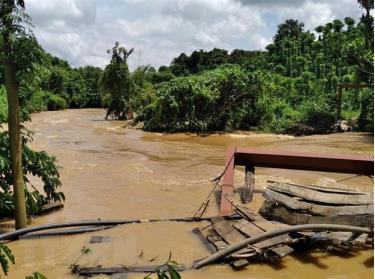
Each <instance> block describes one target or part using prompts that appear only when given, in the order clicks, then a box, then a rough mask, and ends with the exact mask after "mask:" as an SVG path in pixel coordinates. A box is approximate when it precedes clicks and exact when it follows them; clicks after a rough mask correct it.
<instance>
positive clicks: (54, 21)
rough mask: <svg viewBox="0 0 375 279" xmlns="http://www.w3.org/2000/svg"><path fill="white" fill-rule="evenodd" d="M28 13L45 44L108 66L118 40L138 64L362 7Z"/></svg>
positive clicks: (60, 1)
mask: <svg viewBox="0 0 375 279" xmlns="http://www.w3.org/2000/svg"><path fill="white" fill-rule="evenodd" d="M26 12H27V13H29V15H30V16H31V17H32V19H33V24H34V25H35V27H36V28H35V34H36V36H37V38H38V40H39V42H40V43H41V45H42V46H43V47H44V48H45V49H46V50H47V51H49V52H51V53H52V54H54V55H57V56H60V57H62V58H64V59H67V60H68V61H69V62H70V63H71V64H72V65H74V66H82V65H88V64H92V65H97V66H101V67H103V66H105V65H106V64H107V63H108V61H109V56H108V54H107V53H106V50H107V49H109V48H111V47H112V46H113V44H114V42H115V41H119V42H120V43H122V44H124V45H125V46H126V47H134V48H135V53H134V54H133V55H132V56H131V58H130V67H131V68H134V67H136V66H137V65H139V64H151V65H154V66H156V67H157V66H160V65H163V64H169V63H170V62H171V60H172V58H173V57H176V56H177V55H179V54H180V53H181V52H185V53H190V52H191V51H193V50H195V49H206V50H208V49H212V48H214V47H219V48H225V49H228V50H229V51H230V50H233V49H235V48H243V49H262V48H264V46H265V45H267V44H268V43H270V42H271V40H272V36H273V35H274V32H275V30H276V28H277V25H278V24H280V23H281V22H282V21H283V20H285V19H287V18H297V19H300V20H301V21H303V22H304V23H305V26H306V27H307V28H308V29H313V28H315V27H316V26H317V25H320V24H323V23H325V22H327V21H330V20H333V19H335V18H343V17H345V16H352V17H354V18H358V17H359V15H360V14H361V10H360V9H359V7H358V5H357V3H356V1H353V0H338V1H323V0H300V1H299V0H285V1H278V0H263V1H261V0H97V1H95V0H48V1H44V0H43V1H42V0H29V1H27V2H26Z"/></svg>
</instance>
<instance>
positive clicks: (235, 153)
mask: <svg viewBox="0 0 375 279" xmlns="http://www.w3.org/2000/svg"><path fill="white" fill-rule="evenodd" d="M236 165H242V166H245V165H251V166H254V167H266V168H281V169H295V170H307V171H321V172H335V173H349V174H361V175H373V174H374V158H373V157H370V156H358V155H337V154H324V155H323V154H314V153H304V152H288V151H267V150H259V149H254V148H233V147H232V148H229V149H228V150H227V158H226V165H225V166H226V169H225V173H224V184H223V185H222V187H221V189H222V197H221V204H220V215H221V216H228V215H231V214H232V213H233V209H232V205H231V203H230V202H229V201H228V199H227V198H226V197H229V198H230V197H232V196H233V194H234V185H233V183H234V168H235V166H236Z"/></svg>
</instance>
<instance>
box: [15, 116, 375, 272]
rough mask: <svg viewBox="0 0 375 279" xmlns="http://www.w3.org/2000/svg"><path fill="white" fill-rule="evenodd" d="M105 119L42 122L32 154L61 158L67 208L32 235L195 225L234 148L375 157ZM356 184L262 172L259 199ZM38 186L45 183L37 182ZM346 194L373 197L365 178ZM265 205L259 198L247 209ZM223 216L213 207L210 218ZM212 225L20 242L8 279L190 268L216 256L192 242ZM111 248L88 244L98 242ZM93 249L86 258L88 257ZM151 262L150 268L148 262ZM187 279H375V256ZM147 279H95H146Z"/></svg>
mask: <svg viewBox="0 0 375 279" xmlns="http://www.w3.org/2000/svg"><path fill="white" fill-rule="evenodd" d="M104 116H105V111H104V110H101V109H90V110H66V111H59V112H43V113H39V114H35V115H33V117H32V122H31V123H29V124H27V126H28V128H30V129H31V130H33V131H34V132H35V134H34V142H33V143H32V146H33V148H34V149H37V150H45V151H47V152H48V153H50V154H53V155H55V156H56V157H57V158H58V162H59V165H60V166H62V169H61V179H62V182H63V191H64V192H65V195H66V202H65V208H64V209H63V210H60V211H58V212H55V213H53V214H50V215H46V216H43V217H38V218H35V219H33V220H32V224H31V225H41V224H48V223H57V222H67V221H77V220H94V219H98V218H100V219H151V218H152V219H155V218H172V217H187V216H192V214H193V212H194V210H195V209H196V208H197V207H199V205H200V203H201V202H202V201H203V200H204V199H205V198H206V196H207V193H208V192H209V191H210V189H211V187H212V184H211V183H210V179H212V178H214V177H216V176H217V175H219V174H220V173H221V172H222V171H223V167H224V160H225V151H226V148H227V147H228V146H234V145H236V146H243V147H260V148H262V149H269V150H271V149H272V150H289V151H292V150H294V151H311V152H318V153H328V152H329V153H336V154H373V137H371V136H369V135H366V134H363V133H345V134H334V135H315V136H309V137H301V138H293V137H290V136H277V135H266V134H257V133H239V132H238V133H231V134H221V135H219V134H212V135H208V136H199V135H196V134H184V133H178V134H158V133H148V132H143V131H141V130H137V129H125V128H123V126H124V122H119V121H104V120H103V118H104ZM243 176H244V174H243V170H242V169H241V168H239V169H238V170H236V185H237V186H241V184H242V183H243ZM349 176H351V175H346V174H327V173H319V172H305V171H291V170H289V171H287V170H279V169H261V168H257V169H256V189H258V190H262V189H263V188H264V187H265V186H266V182H267V180H269V179H272V180H283V181H293V182H296V183H304V184H320V185H331V184H335V181H337V180H342V179H345V178H347V177H349ZM35 184H36V186H38V181H35ZM342 184H345V185H347V186H349V187H353V188H356V189H360V190H364V191H373V185H372V181H371V179H370V178H368V177H356V178H352V179H348V180H345V181H343V182H342ZM261 203H262V197H261V193H256V194H255V198H254V201H253V202H252V204H251V205H249V208H250V209H252V210H257V209H258V208H259V206H260V205H261ZM217 213H218V206H217V203H216V200H215V198H214V197H213V198H212V201H211V203H210V205H209V207H208V209H207V211H206V213H205V216H213V215H216V214H217ZM204 225H205V223H202V222H201V223H176V222H162V223H148V224H147V223H145V224H133V225H123V226H118V227H116V228H113V229H109V230H105V231H100V232H95V233H86V234H81V235H75V236H65V237H57V238H44V239H33V240H20V241H16V242H12V243H10V244H9V246H10V248H11V249H12V251H13V252H14V254H15V257H16V265H14V266H12V267H11V270H10V275H9V278H25V276H26V275H27V274H31V273H32V272H34V271H39V272H41V273H43V274H44V275H46V276H47V277H48V278H49V279H54V278H76V277H75V276H74V275H71V274H70V272H69V266H70V265H71V264H79V265H82V266H98V265H102V266H115V265H126V266H135V265H138V266H141V265H151V264H152V265H157V264H161V263H163V262H164V261H165V260H166V259H167V258H168V255H169V253H170V252H171V253H172V258H173V260H175V261H177V262H178V263H180V264H182V265H185V266H187V267H188V266H190V265H191V264H192V262H193V261H195V260H197V259H201V258H203V257H205V256H207V255H209V251H208V250H207V249H206V248H205V246H204V245H202V242H201V240H200V239H199V238H198V237H197V236H196V235H194V234H193V233H192V229H194V228H195V227H197V226H204ZM93 235H95V236H108V237H110V238H109V239H108V241H106V242H103V243H98V244H90V243H89V240H90V238H91V236H93ZM84 246H85V247H87V248H89V249H90V252H89V253H88V254H82V253H81V249H82V247H84ZM151 260H153V261H151ZM182 275H183V278H184V279H185V278H304V279H308V278H314V279H317V278H332V279H339V278H340V279H341V278H372V277H373V252H372V251H371V250H368V251H361V252H354V253H352V254H345V255H339V254H335V255H334V254H330V253H326V252H322V251H311V252H310V253H308V254H305V255H299V254H295V255H292V256H287V257H286V258H284V259H283V260H282V261H280V262H279V263H274V264H266V263H263V264H261V263H254V264H252V265H250V266H248V267H247V268H245V269H244V270H242V271H238V272H234V271H233V270H232V269H231V268H230V267H228V266H226V265H212V266H208V267H205V268H203V269H201V270H199V271H186V272H184V273H183V274H182ZM143 276H144V275H142V274H133V275H131V276H128V277H126V276H125V275H116V276H112V277H106V276H98V277H95V278H143Z"/></svg>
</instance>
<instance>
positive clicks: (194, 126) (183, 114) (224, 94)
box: [138, 66, 255, 131]
mask: <svg viewBox="0 0 375 279" xmlns="http://www.w3.org/2000/svg"><path fill="white" fill-rule="evenodd" d="M249 81H250V79H249V77H248V75H247V74H246V72H245V71H243V70H242V69H241V68H240V67H239V66H227V67H221V68H218V69H216V70H212V71H207V72H204V73H203V74H200V75H191V76H188V77H179V78H175V79H173V80H171V81H169V82H166V83H164V84H162V85H161V87H160V88H159V89H158V90H157V92H156V94H155V97H154V98H153V101H152V102H151V104H150V105H148V106H147V107H146V109H145V110H144V111H142V112H141V113H140V116H139V117H138V120H143V121H144V122H145V126H144V127H145V128H146V129H148V130H165V131H176V130H192V131H206V130H222V129H224V128H225V126H226V124H227V123H228V120H229V118H230V111H231V109H232V108H233V107H234V106H235V105H237V104H238V103H240V102H241V101H244V100H248V99H251V98H253V97H254V94H255V88H254V87H253V86H251V85H250V83H249Z"/></svg>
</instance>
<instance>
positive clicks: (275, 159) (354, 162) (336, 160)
mask: <svg viewBox="0 0 375 279" xmlns="http://www.w3.org/2000/svg"><path fill="white" fill-rule="evenodd" d="M235 164H236V165H253V166H257V167H266V168H281V169H295V170H308V171H322V172H336V173H352V174H363V175H373V174H374V158H372V157H370V156H358V155H336V154H324V155H323V154H314V153H305V152H288V151H266V150H258V149H253V148H238V149H236V154H235Z"/></svg>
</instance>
